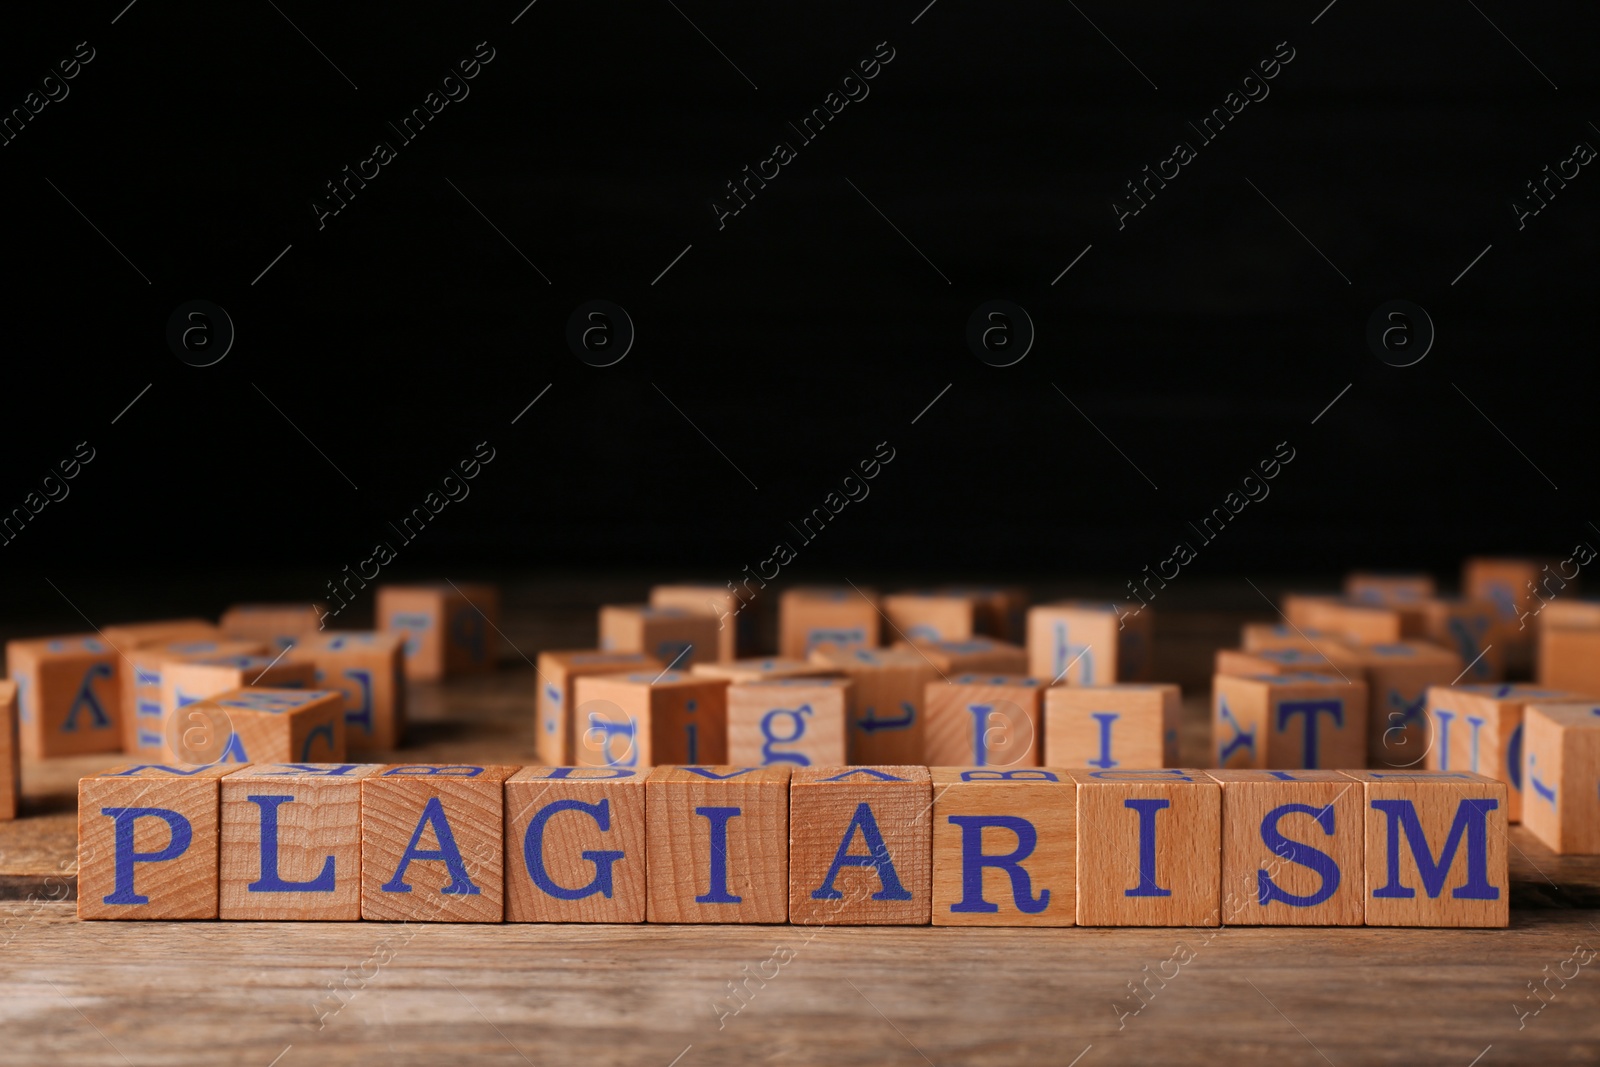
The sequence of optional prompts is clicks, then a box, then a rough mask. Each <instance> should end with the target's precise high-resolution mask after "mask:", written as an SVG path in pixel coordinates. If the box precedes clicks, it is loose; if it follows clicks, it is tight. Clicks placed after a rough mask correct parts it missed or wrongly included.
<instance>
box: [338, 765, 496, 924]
mask: <svg viewBox="0 0 1600 1067" xmlns="http://www.w3.org/2000/svg"><path fill="white" fill-rule="evenodd" d="M517 770H518V768H516V767H501V766H474V765H470V764H393V765H389V766H385V767H384V768H383V769H382V770H380V771H378V772H376V773H374V774H371V775H368V776H367V777H365V778H363V779H362V780H361V917H362V918H363V919H389V920H399V919H406V920H409V921H412V922H478V923H483V922H488V923H497V922H500V921H501V920H502V918H503V917H504V914H505V908H504V904H505V864H504V853H503V852H502V849H503V848H504V846H505V797H504V793H503V787H504V785H505V781H506V779H507V778H510V777H511V776H512V775H513V774H514V773H516V771H517Z"/></svg>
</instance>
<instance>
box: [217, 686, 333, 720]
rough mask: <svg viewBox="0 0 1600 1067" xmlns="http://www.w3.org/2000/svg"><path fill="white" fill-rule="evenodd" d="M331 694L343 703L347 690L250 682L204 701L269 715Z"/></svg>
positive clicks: (302, 706) (330, 696)
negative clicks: (275, 686)
mask: <svg viewBox="0 0 1600 1067" xmlns="http://www.w3.org/2000/svg"><path fill="white" fill-rule="evenodd" d="M330 698H332V699H335V700H338V701H339V702H340V703H343V702H344V694H343V693H342V692H339V691H337V690H333V689H269V688H268V687H266V686H253V685H247V686H242V687H240V688H238V689H230V690H228V691H227V692H226V693H218V694H217V695H216V696H213V697H207V698H206V699H205V701H204V703H207V704H215V705H218V706H220V707H222V708H225V709H229V710H233V711H259V712H264V713H266V714H269V715H282V714H283V713H285V712H290V711H297V710H299V709H300V708H305V707H310V706H311V705H313V704H318V703H321V702H322V701H324V700H328V699H330Z"/></svg>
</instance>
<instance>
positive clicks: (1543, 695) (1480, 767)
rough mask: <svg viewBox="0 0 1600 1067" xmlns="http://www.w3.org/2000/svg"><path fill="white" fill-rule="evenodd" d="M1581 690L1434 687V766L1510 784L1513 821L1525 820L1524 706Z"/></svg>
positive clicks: (1430, 765)
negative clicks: (1523, 812)
mask: <svg viewBox="0 0 1600 1067" xmlns="http://www.w3.org/2000/svg"><path fill="white" fill-rule="evenodd" d="M1582 699H1583V695H1582V694H1580V693H1563V692H1561V691H1560V690H1553V689H1540V688H1536V687H1534V686H1529V685H1509V684H1506V683H1503V682H1502V683H1499V684H1497V685H1433V686H1429V687H1428V725H1429V727H1430V728H1431V730H1432V733H1433V737H1432V742H1433V743H1432V744H1431V745H1430V746H1429V748H1428V759H1427V769H1428V770H1430V771H1471V772H1472V773H1473V774H1483V775H1487V776H1488V777H1490V778H1496V779H1499V780H1500V781H1502V782H1504V783H1505V784H1506V787H1507V790H1508V793H1507V796H1506V800H1505V803H1504V804H1503V807H1504V809H1505V816H1504V818H1505V819H1506V821H1507V822H1521V821H1522V799H1523V782H1522V770H1523V757H1522V754H1523V736H1522V734H1523V724H1522V713H1523V709H1524V708H1526V707H1527V706H1528V705H1529V704H1534V703H1539V704H1558V703H1563V702H1566V701H1574V700H1582Z"/></svg>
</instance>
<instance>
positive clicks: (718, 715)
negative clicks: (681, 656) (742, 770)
mask: <svg viewBox="0 0 1600 1067" xmlns="http://www.w3.org/2000/svg"><path fill="white" fill-rule="evenodd" d="M574 700H575V701H576V705H577V706H576V707H575V708H574V709H573V711H574V722H575V723H576V725H575V727H574V729H575V732H576V742H575V747H576V753H577V757H578V758H577V761H576V762H577V764H578V765H579V766H581V767H653V766H655V765H657V764H672V763H706V762H715V763H721V762H722V761H723V760H725V759H727V752H728V683H727V682H725V681H723V680H722V679H720V678H697V677H695V676H694V675H692V674H687V673H685V672H683V671H640V672H636V673H632V674H597V675H588V676H586V677H582V678H579V679H578V680H577V684H576V686H575V696H574Z"/></svg>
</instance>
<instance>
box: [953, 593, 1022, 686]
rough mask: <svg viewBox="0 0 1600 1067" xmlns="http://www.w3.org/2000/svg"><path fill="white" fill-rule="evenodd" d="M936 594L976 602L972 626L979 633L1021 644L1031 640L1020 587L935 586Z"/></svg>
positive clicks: (974, 603)
mask: <svg viewBox="0 0 1600 1067" xmlns="http://www.w3.org/2000/svg"><path fill="white" fill-rule="evenodd" d="M934 593H936V594H938V595H942V596H959V597H966V598H968V599H970V600H971V601H972V603H973V619H972V625H973V629H974V630H975V631H976V632H977V633H980V634H984V635H986V636H988V637H993V638H995V639H996V640H999V641H1005V642H1008V643H1009V644H1013V645H1019V646H1020V645H1021V644H1022V642H1024V641H1026V640H1027V639H1028V620H1027V612H1028V591H1027V590H1026V589H1023V588H1021V587H1019V586H995V585H948V586H942V587H940V588H938V589H935V590H934ZM981 669H983V670H989V669H990V668H987V667H985V668H981ZM1005 669H1007V670H1009V669H1010V668H1005ZM1017 669H1018V670H1025V668H1017Z"/></svg>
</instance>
